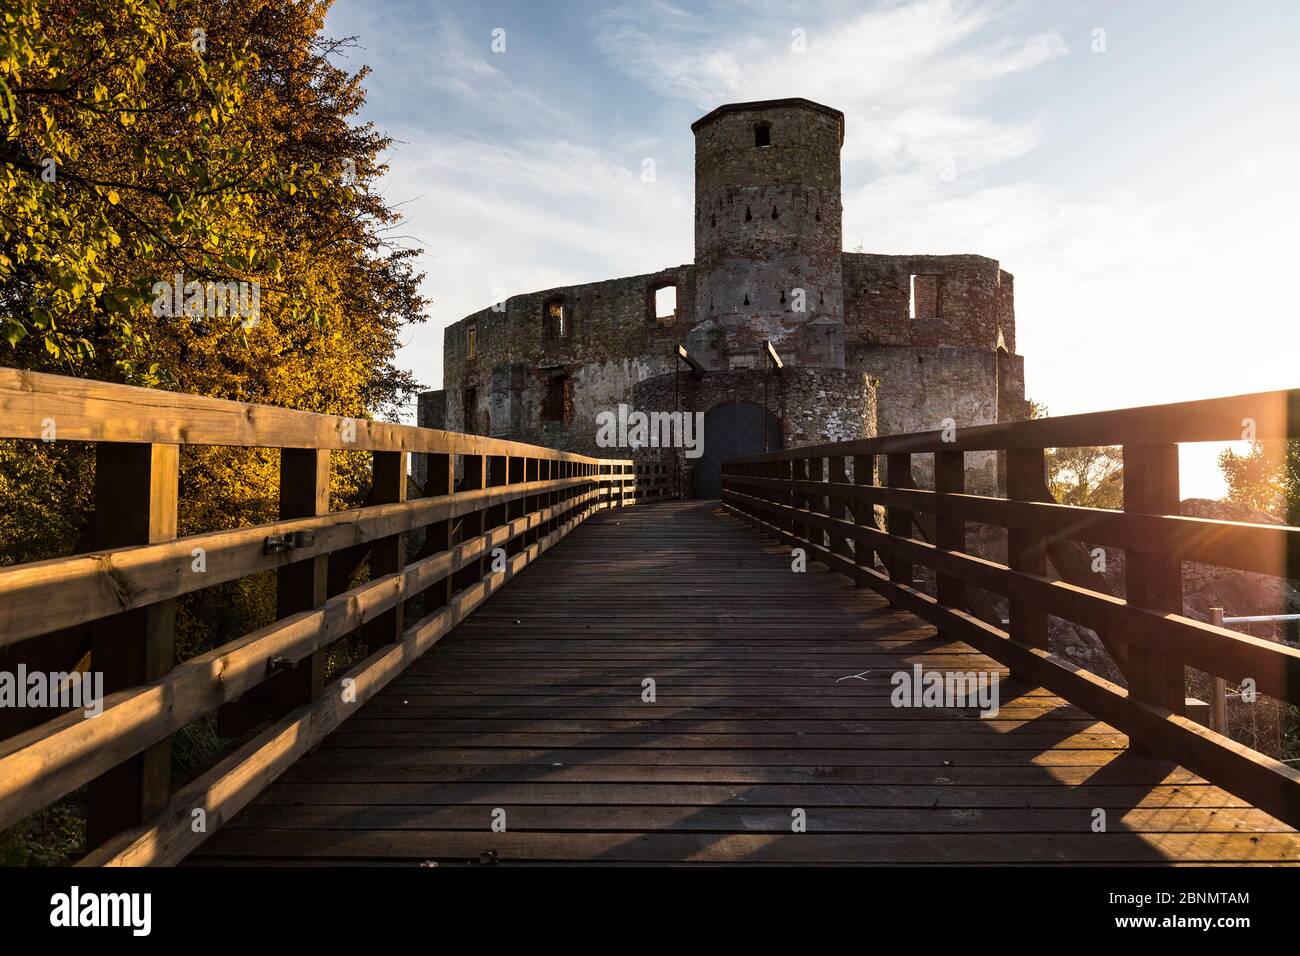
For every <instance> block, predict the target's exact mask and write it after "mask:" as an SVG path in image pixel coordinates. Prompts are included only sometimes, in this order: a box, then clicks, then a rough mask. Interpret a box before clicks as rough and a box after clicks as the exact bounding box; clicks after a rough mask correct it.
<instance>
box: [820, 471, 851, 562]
mask: <svg viewBox="0 0 1300 956" xmlns="http://www.w3.org/2000/svg"><path fill="white" fill-rule="evenodd" d="M846 461H847V459H845V457H844V456H843V455H834V456H832V457H831V459H830V481H831V482H832V483H834V484H838V485H847V484H848V483H849V473H848V468H847V466H846V464H845V462H846ZM828 490H829V489H828ZM826 501H827V504H828V506H829V507H828V508H827V511H828V513H829V515H830V517H832V518H840V519H848V518H852V517H853V515H852V514H851V513H850V512H849V506H848V501H847V499H845V498H841V497H835V496H832V495H827V498H826ZM831 554H838V555H839V556H840V557H843V558H847V557H850V556H851V551H850V550H849V539H848V538H847V537H846V536H845V535H844V534H843V532H840V531H836V532H834V533H833V534H832V535H831Z"/></svg>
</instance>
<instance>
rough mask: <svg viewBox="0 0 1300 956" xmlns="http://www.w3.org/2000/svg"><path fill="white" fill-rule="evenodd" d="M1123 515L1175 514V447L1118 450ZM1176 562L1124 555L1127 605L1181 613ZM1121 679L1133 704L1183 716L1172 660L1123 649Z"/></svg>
mask: <svg viewBox="0 0 1300 956" xmlns="http://www.w3.org/2000/svg"><path fill="white" fill-rule="evenodd" d="M1124 510H1125V511H1128V512H1137V513H1140V514H1155V515H1177V514H1179V513H1180V512H1181V511H1182V505H1181V502H1180V500H1179V494H1178V446H1177V445H1175V444H1151V445H1147V444H1141V445H1125V446H1124ZM1182 567H1183V566H1182V562H1181V561H1179V559H1178V558H1174V557H1166V556H1165V555H1162V554H1150V553H1144V552H1141V551H1126V552H1125V553H1124V594H1125V599H1126V600H1127V601H1128V603H1129V604H1132V605H1134V606H1135V607H1141V608H1147V609H1149V610H1153V611H1161V612H1172V613H1174V614H1181V613H1182V612H1183V573H1182ZM1128 667H1129V671H1128V673H1127V674H1125V677H1126V678H1128V682H1129V691H1130V693H1132V694H1133V695H1134V697H1135V698H1136V699H1138V700H1145V701H1147V702H1149V703H1153V704H1156V705H1157V706H1159V707H1164V708H1166V709H1167V710H1170V711H1172V712H1173V713H1175V714H1183V712H1184V710H1185V707H1186V700H1187V681H1186V666H1185V665H1184V664H1183V663H1182V662H1181V661H1177V660H1173V659H1171V658H1167V657H1163V656H1161V655H1158V654H1154V653H1151V652H1149V651H1146V650H1144V649H1142V648H1140V647H1137V646H1135V645H1133V644H1130V645H1128Z"/></svg>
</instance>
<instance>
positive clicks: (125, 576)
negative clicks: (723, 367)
mask: <svg viewBox="0 0 1300 956" xmlns="http://www.w3.org/2000/svg"><path fill="white" fill-rule="evenodd" d="M0 438H21V439H45V440H47V441H50V440H55V441H60V442H67V441H73V442H96V443H97V445H96V452H95V479H94V480H95V507H94V515H93V518H92V519H91V520H92V532H93V534H92V537H93V549H94V550H93V551H91V552H90V553H83V554H77V555H73V556H71V557H63V558H57V559H54V560H48V561H41V562H37V563H32V564H23V565H17V566H12V567H7V568H0V651H4V650H5V649H6V648H8V649H9V650H13V649H14V648H12V647H11V645H16V644H17V643H18V642H20V641H27V642H28V643H27V644H26V645H24V646H25V647H27V648H33V647H37V648H38V647H39V646H41V645H42V642H43V641H44V640H45V639H46V638H47V637H49V636H50V635H51V634H52V633H55V632H57V633H61V634H64V635H66V634H68V633H70V632H76V630H77V629H79V628H84V629H88V631H89V634H88V637H89V648H90V658H89V668H90V670H91V671H93V672H99V673H102V674H103V680H104V691H105V698H104V701H103V712H102V714H101V715H100V716H97V717H87V716H85V715H84V714H83V712H82V711H81V710H79V709H77V710H72V711H69V712H66V713H61V714H60V715H59V716H57V717H55V718H54V719H51V720H47V721H45V722H44V723H41V724H39V725H38V726H35V727H32V728H30V729H28V730H26V731H24V732H22V733H19V734H17V735H15V736H12V737H10V738H8V739H6V740H2V741H0V830H3V829H5V828H6V827H8V826H10V825H11V824H13V823H15V822H17V821H19V820H22V819H23V818H25V817H27V816H28V815H30V814H31V813H33V812H35V811H37V810H39V809H41V808H42V807H45V806H47V805H48V804H50V803H51V802H53V801H56V800H58V799H60V798H61V797H63V796H64V795H66V794H69V793H71V792H72V791H74V790H77V789H78V788H80V787H83V786H86V787H87V788H88V789H87V791H86V803H87V847H88V848H89V849H90V850H91V852H90V853H89V854H88V855H87V856H86V857H85V858H84V860H83V861H82V862H83V863H84V864H162V863H173V862H176V861H177V860H179V859H180V858H182V857H183V856H184V855H185V854H186V853H188V852H189V851H190V850H192V849H193V848H194V847H195V846H197V845H198V844H199V843H200V842H201V841H202V840H203V839H204V838H205V837H206V836H207V835H208V834H210V833H211V832H213V831H214V830H215V829H216V828H217V827H219V826H220V825H221V824H222V823H223V822H224V821H226V820H228V819H229V818H230V817H231V816H232V815H233V814H234V813H235V812H236V811H238V810H239V809H240V808H241V807H243V806H244V805H246V804H247V803H248V802H249V801H250V800H251V799H252V798H253V797H254V796H256V795H257V793H258V792H260V791H261V790H262V789H263V788H264V787H266V786H267V785H268V784H269V783H270V782H271V781H273V780H274V779H275V778H276V777H277V776H278V775H279V774H280V773H281V772H282V771H284V770H285V769H286V768H287V767H288V766H290V765H291V764H292V763H293V762H294V761H295V760H296V759H297V758H298V757H300V756H301V755H302V754H303V753H305V752H306V751H307V750H309V749H310V748H312V747H313V746H315V745H316V744H317V743H319V742H320V741H321V739H322V738H323V737H324V736H325V735H326V734H328V733H329V732H330V731H331V730H333V729H334V728H335V727H337V726H338V724H339V723H340V722H341V721H343V720H344V719H345V718H346V717H348V716H349V715H350V714H352V713H353V712H355V711H356V709H357V708H358V707H360V706H361V705H362V704H363V703H365V701H366V700H367V699H369V698H370V697H372V696H373V695H374V694H375V693H376V692H377V691H378V690H379V689H380V688H382V687H383V686H384V685H385V684H386V683H388V682H389V681H390V680H392V679H393V678H394V677H395V676H396V675H398V674H399V673H401V671H402V670H403V669H404V668H405V667H406V666H407V665H408V664H409V663H410V662H411V661H413V660H414V659H415V658H416V657H418V656H419V655H420V654H422V653H423V652H424V651H426V650H428V648H429V647H431V646H432V645H433V644H434V643H435V642H436V641H438V640H439V639H440V638H441V637H442V636H443V635H445V634H446V633H447V632H448V631H449V630H451V628H452V627H454V626H455V625H456V624H457V623H458V622H459V621H460V620H462V619H463V618H464V617H465V615H467V614H468V613H469V612H471V611H472V610H474V608H476V607H477V606H478V605H479V604H481V603H482V602H483V601H484V600H485V599H486V598H487V597H488V596H489V595H491V594H492V593H493V592H494V591H496V590H497V589H498V588H500V587H502V586H503V585H504V584H505V583H506V582H507V581H509V580H510V579H511V578H512V577H513V576H514V575H515V574H517V573H518V572H519V571H520V570H522V569H523V568H524V567H525V566H527V565H528V564H529V563H530V562H531V561H533V560H534V559H536V558H537V557H538V556H539V555H540V554H542V552H544V551H546V550H547V549H548V548H550V547H551V546H552V545H553V544H555V543H556V542H557V541H559V540H560V539H561V538H562V537H564V535H566V534H567V533H568V532H569V531H571V530H572V529H573V528H574V527H576V526H577V525H578V524H580V523H581V522H582V521H583V520H585V519H586V518H587V517H588V516H589V515H591V514H592V513H593V511H594V510H596V509H598V508H602V507H616V506H621V505H624V504H630V503H632V502H633V501H635V500H636V498H637V475H636V474H635V473H634V471H633V465H632V462H630V461H626V460H608V459H597V458H590V457H586V456H583V455H575V454H569V453H566V452H560V451H554V450H551V449H547V448H539V447H535V446H532V445H524V444H518V443H515V442H508V441H497V440H493V439H489V438H482V437H478V436H474V435H464V434H458V433H453V432H443V431H436V430H433V429H426V428H415V427H411V426H404V425H397V424H390V423H386V422H376V421H369V420H362V419H347V418H340V417H336V416H331V415H318V414H312V413H308V412H299V411H293V410H289V409H283V408H272V407H268V406H259V405H248V404H243V403H239V402H232V401H223V400H218V399H209V398H201V397H196V396H191V395H180V394H175V393H170V392H162V391H155V390H151V389H141V388H131V387H126V386H120V385H113V384H106V383H102V382H93V381H86V380H81V379H70V378H64V377H60V376H53V375H43V374H35V373H29V372H21V371H15V370H12V369H0ZM181 445H220V446H232V447H269V448H278V449H279V450H280V479H279V490H280V502H279V513H280V519H281V520H278V521H276V522H273V523H271V524H265V525H260V526H256V527H242V528H237V529H234V530H228V531H215V532H211V533H206V534H196V535H192V536H189V537H183V538H178V537H177V536H176V534H177V506H178V494H179V493H181V492H182V491H184V489H179V488H178V462H179V452H180V446H181ZM334 450H340V451H365V452H370V453H371V454H372V456H373V458H372V461H373V486H372V488H371V492H370V497H369V498H368V499H367V501H368V504H367V505H366V506H364V507H360V508H356V509H353V510H350V511H343V512H334V513H331V512H330V511H329V484H330V453H331V451H334ZM412 454H416V455H425V456H427V474H428V479H427V481H426V487H425V488H424V492H425V495H426V496H425V497H420V498H415V499H412V500H407V487H408V478H407V470H408V469H407V464H408V458H409V456H410V455H412ZM458 472H459V473H460V476H461V477H460V480H459V483H457V479H456V476H457V473H458ZM421 531H422V533H423V545H422V547H421V549H420V551H419V553H418V554H415V555H412V556H411V558H412V559H410V560H408V556H407V554H406V550H405V543H406V537H405V536H406V535H407V533H410V532H416V533H417V535H415V536H413V537H418V535H419V533H420V532H421ZM497 549H501V550H497ZM345 554H346V555H347V562H346V564H347V567H346V569H345V572H350V571H351V570H352V569H354V568H356V567H357V566H358V565H359V564H360V561H361V559H362V558H364V557H365V556H366V555H367V554H368V556H369V561H370V578H371V579H370V580H369V581H367V582H365V583H363V584H360V585H358V586H355V587H351V588H348V589H347V590H343V591H342V593H336V594H331V593H330V590H331V589H330V588H329V587H328V582H329V579H330V578H331V577H333V575H331V574H330V570H331V569H330V562H331V559H332V558H333V559H335V560H340V561H341V559H342V557H343V556H344V555H345ZM272 570H273V571H274V572H275V575H276V603H277V613H276V618H277V619H276V620H275V621H274V623H271V624H269V625H267V626H265V627H262V628H260V629H258V630H256V631H254V632H252V633H250V634H245V635H243V636H241V637H239V638H237V639H235V640H233V641H230V642H229V643H226V644H223V645H222V646H220V647H217V648H214V649H213V650H211V651H209V652H207V653H204V654H201V655H199V656H197V657H193V658H191V659H189V660H186V661H184V662H181V663H179V664H174V662H173V644H174V632H173V627H174V619H175V612H176V599H178V598H180V597H182V596H184V595H186V594H189V593H192V592H196V591H199V590H201V589H204V588H210V587H213V586H214V585H218V584H222V583H225V582H230V581H235V580H237V579H240V578H244V577H247V576H249V575H253V574H257V573H258V572H266V571H272ZM344 586H346V577H345V584H344ZM421 594H422V595H424V597H423V598H422V602H423V608H424V610H425V613H424V614H423V616H421V617H420V618H419V619H418V620H414V621H407V620H405V615H406V612H407V611H408V610H410V609H411V608H412V605H411V604H410V602H411V599H412V598H414V597H416V596H417V595H421ZM358 629H362V632H363V634H364V636H365V641H366V646H367V648H368V650H369V651H370V655H369V657H367V658H366V659H365V660H363V661H362V662H360V663H359V664H357V665H356V666H354V667H352V668H351V669H350V670H348V671H347V672H346V673H344V674H341V675H339V676H338V677H337V678H336V679H334V680H332V681H330V682H329V683H328V684H327V683H326V680H325V676H326V675H325V667H324V665H325V652H326V650H327V648H328V647H329V646H330V645H331V644H333V643H334V642H336V641H338V640H339V639H340V638H343V637H345V636H348V635H350V634H352V633H354V632H357V631H358ZM34 638H39V639H40V640H35V641H33V640H32V639H34ZM59 669H60V670H64V671H66V670H69V669H70V667H69V665H68V663H67V662H65V663H64V665H63V666H62V667H60V668H59ZM214 711H219V712H220V713H221V715H222V717H223V719H224V720H225V721H226V723H227V725H228V726H231V727H234V728H236V730H237V731H238V730H245V731H246V732H245V733H244V735H243V737H242V738H241V741H242V743H241V745H240V746H238V749H237V750H235V752H234V753H232V754H230V755H229V756H227V757H226V758H225V759H223V760H221V762H220V763H218V764H216V765H215V766H213V767H212V768H211V769H209V770H208V771H207V772H205V773H202V774H201V775H200V776H198V777H197V778H196V779H194V780H193V781H192V782H190V783H188V784H187V785H186V786H184V787H183V788H182V789H180V790H178V791H177V792H175V793H173V792H171V785H170V780H171V774H170V772H169V771H170V763H169V758H170V738H171V735H172V734H174V733H176V732H177V731H178V730H180V729H181V728H182V727H185V726H186V725H187V724H189V723H190V722H191V721H194V720H196V719H198V718H201V717H203V716H204V715H207V714H211V713H213V712H214ZM268 723H269V726H268Z"/></svg>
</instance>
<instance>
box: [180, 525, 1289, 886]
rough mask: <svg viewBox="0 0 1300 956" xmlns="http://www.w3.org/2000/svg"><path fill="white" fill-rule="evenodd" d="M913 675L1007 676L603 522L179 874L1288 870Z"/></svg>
mask: <svg viewBox="0 0 1300 956" xmlns="http://www.w3.org/2000/svg"><path fill="white" fill-rule="evenodd" d="M914 664H921V665H922V666H923V668H924V669H925V670H926V671H932V670H933V671H941V672H942V671H949V670H960V671H998V672H999V673H1001V674H1003V676H1004V678H1005V671H1003V670H1002V669H1001V668H1000V667H999V666H998V665H997V664H995V662H993V661H992V660H990V659H989V658H987V657H984V656H983V655H980V654H977V653H975V652H974V651H973V650H972V649H971V648H969V647H968V646H966V645H964V644H961V643H958V642H953V641H949V640H946V639H944V638H941V637H939V636H938V635H937V634H936V633H935V631H934V629H933V628H931V627H929V626H928V625H924V624H922V623H921V622H920V621H918V620H917V619H916V618H914V617H912V616H911V615H910V614H907V613H905V612H901V611H896V610H893V609H891V608H889V607H888V606H887V605H886V604H885V603H884V602H883V600H882V599H880V598H879V597H878V596H876V595H875V594H874V593H872V592H870V591H867V590H864V589H859V588H855V587H854V586H853V585H852V584H851V583H850V582H849V581H848V580H847V579H846V578H844V577H842V576H840V575H837V574H832V573H829V572H827V571H826V570H825V569H824V568H822V567H820V566H818V565H813V566H812V567H810V568H809V571H808V573H806V574H794V573H792V572H791V568H790V555H789V552H788V550H786V549H782V548H779V547H775V546H772V545H770V544H769V543H767V542H766V541H765V540H764V539H761V538H760V537H759V536H758V535H757V534H756V533H754V532H752V531H750V530H749V529H748V528H746V527H745V526H743V525H741V524H740V523H739V522H737V521H735V520H733V519H731V518H729V517H727V516H724V515H723V514H722V513H721V511H720V510H719V509H718V508H717V505H716V503H708V502H671V503H664V504H658V505H643V506H637V507H634V508H628V509H622V510H615V511H605V512H601V513H599V514H598V515H596V516H595V517H593V518H591V519H590V520H589V521H587V522H586V523H585V524H584V525H583V526H581V527H580V528H578V529H577V530H576V531H574V532H573V533H572V534H571V535H570V536H569V537H568V538H566V539H565V540H564V541H563V542H561V543H560V544H559V545H557V546H556V547H555V548H554V550H553V551H551V552H550V553H548V554H547V555H546V556H545V557H543V558H542V559H541V560H540V561H539V562H538V563H537V564H535V565H533V566H531V567H530V568H528V569H527V570H526V571H525V572H523V573H522V574H521V575H520V576H519V577H518V578H517V579H516V580H515V581H513V582H512V583H510V584H509V585H508V586H507V587H506V588H504V589H503V590H502V591H501V592H500V593H498V594H497V595H496V596H494V597H493V598H492V599H491V600H490V601H488V602H487V603H486V604H485V605H484V606H483V607H482V608H480V609H479V610H478V611H476V612H475V613H474V614H473V615H472V616H471V617H470V618H469V619H468V620H467V621H466V622H465V623H463V624H462V625H461V626H460V627H459V628H458V629H457V630H456V631H454V632H453V633H452V634H451V635H450V636H449V637H447V638H446V639H445V640H444V641H442V643H440V644H439V645H438V646H436V647H435V648H434V649H433V650H432V651H430V652H429V653H428V654H426V655H425V656H424V657H423V658H421V659H420V660H419V661H417V662H416V663H415V664H414V665H412V666H411V668H410V669H408V670H407V671H406V672H405V673H404V674H402V675H401V676H400V677H399V678H397V679H396V680H395V681H394V682H393V683H392V684H391V685H389V686H388V687H387V688H386V689H385V690H384V691H383V692H381V693H380V694H379V695H378V696H377V697H376V698H375V699H374V700H372V701H370V702H369V703H368V704H366V705H365V706H364V707H363V708H362V709H361V710H360V711H359V712H358V713H357V714H356V716H354V717H353V718H351V719H350V720H348V721H347V722H346V723H344V724H343V726H342V727H341V728H340V729H339V730H338V731H337V732H335V733H334V734H333V735H332V736H331V737H329V738H328V739H327V740H326V742H325V744H324V745H323V746H322V747H321V748H320V749H319V750H318V751H317V752H315V753H314V754H312V755H310V756H308V757H307V758H305V759H303V760H302V761H300V762H299V763H298V764H297V765H296V766H294V767H293V768H292V769H291V770H290V771H289V772H287V773H286V774H285V775H284V776H283V777H282V778H281V779H280V780H279V781H278V782H277V783H275V784H274V785H272V786H271V787H270V788H268V789H267V790H266V792H265V793H264V794H263V795H262V796H261V797H260V798H259V799H258V800H257V801H255V802H254V803H253V804H252V805H251V806H249V807H248V808H247V809H246V810H245V811H244V812H243V813H242V814H240V815H239V816H237V817H236V818H235V819H234V820H233V821H232V822H231V823H229V824H228V825H227V826H226V827H224V828H223V829H222V830H220V831H219V832H217V833H216V834H215V835H214V836H213V837H212V839H211V840H209V841H208V843H207V844H205V845H204V846H203V847H202V848H201V849H200V850H199V851H198V852H197V853H196V854H195V855H194V856H192V857H191V858H190V862H191V863H201V864H232V863H256V864H264V865H265V864H275V863H287V864H295V863H299V864H312V863H316V864H329V863H389V864H404V865H410V864H414V863H419V862H423V861H426V860H433V861H438V862H440V863H443V864H446V863H459V862H466V861H473V862H478V861H480V859H492V858H495V859H497V860H499V861H501V862H553V861H588V862H613V861H626V862H645V863H662V862H680V861H701V862H713V863H718V862H726V863H751V862H788V863H932V864H934V863H942V864H947V865H953V864H991V863H1030V864H1036V863H1073V864H1093V863H1136V864H1151V863H1163V862H1203V863H1229V862H1260V863H1270V862H1279V861H1286V862H1296V861H1297V860H1300V837H1297V835H1296V833H1295V831H1293V830H1291V829H1290V828H1289V827H1287V826H1286V825H1284V824H1282V823H1279V822H1278V821H1276V820H1275V819H1273V818H1272V817H1270V816H1269V815H1267V814H1265V813H1263V812H1262V811H1260V810H1257V809H1254V808H1252V807H1250V806H1249V805H1247V804H1246V803H1245V802H1244V801H1242V800H1240V799H1238V798H1236V797H1234V796H1232V795H1230V794H1228V793H1226V792H1224V791H1223V790H1221V789H1219V788H1217V787H1214V786H1211V785H1210V784H1208V783H1207V782H1206V781H1204V780H1202V779H1200V778H1198V777H1196V776H1194V775H1193V774H1191V773H1189V772H1188V771H1186V770H1183V769H1181V768H1179V767H1176V766H1174V765H1172V764H1170V763H1168V762H1164V761H1160V760H1155V759H1151V758H1147V757H1140V756H1135V755H1132V754H1130V753H1128V752H1127V751H1126V749H1125V747H1126V739H1125V738H1124V736H1123V735H1121V734H1118V733H1116V732H1115V731H1114V730H1113V729H1112V728H1111V727H1109V726H1107V725H1106V724H1103V723H1099V722H1097V721H1095V720H1093V719H1092V718H1091V717H1090V716H1089V715H1087V714H1086V713H1084V712H1083V711H1081V710H1079V709H1078V708H1075V707H1073V706H1071V705H1069V704H1066V703H1065V702H1064V701H1062V700H1061V699H1059V698H1057V697H1054V696H1052V695H1051V694H1049V693H1048V692H1046V691H1045V690H1043V689H1041V688H1034V687H1030V686H1025V685H1023V684H1017V683H1014V682H1010V681H1007V680H1004V681H1003V683H1002V684H1001V685H1000V690H1001V711H1000V712H999V713H998V715H997V716H996V718H993V719H981V718H980V716H979V714H978V712H977V711H975V710H973V709H969V708H895V707H892V706H891V704H890V700H889V696H890V691H891V682H890V678H891V675H892V674H894V673H895V672H896V671H900V670H902V671H910V670H911V668H912V666H913V665H914ZM647 678H649V679H652V680H653V681H654V682H655V695H654V696H655V700H654V702H646V701H643V699H642V698H643V694H644V693H645V691H644V690H643V682H644V681H645V680H646V679H647ZM1096 808H1102V809H1104V810H1105V813H1106V831H1107V832H1104V833H1096V832H1093V828H1094V820H1095V819H1096V814H1095V812H1094V811H1095V809H1096ZM798 810H802V811H803V814H804V816H805V818H806V832H801V833H800V832H793V831H792V825H793V824H794V822H795V819H796V817H798V814H797V812H796V811H798ZM503 817H504V826H505V832H494V831H493V829H492V826H493V822H494V819H495V820H498V821H499V820H501V819H502V818H503ZM498 825H499V824H498ZM485 855H486V856H485Z"/></svg>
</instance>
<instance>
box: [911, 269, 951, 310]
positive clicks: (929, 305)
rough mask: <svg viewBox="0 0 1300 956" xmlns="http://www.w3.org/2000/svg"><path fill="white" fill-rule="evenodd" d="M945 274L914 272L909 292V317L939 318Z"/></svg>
mask: <svg viewBox="0 0 1300 956" xmlns="http://www.w3.org/2000/svg"><path fill="white" fill-rule="evenodd" d="M942 282H943V276H941V275H938V274H935V273H913V275H912V277H911V284H910V289H909V294H908V303H907V317H908V318H909V319H937V318H939V316H940V312H939V304H940V303H939V297H940V290H941V286H942Z"/></svg>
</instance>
